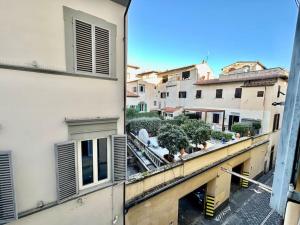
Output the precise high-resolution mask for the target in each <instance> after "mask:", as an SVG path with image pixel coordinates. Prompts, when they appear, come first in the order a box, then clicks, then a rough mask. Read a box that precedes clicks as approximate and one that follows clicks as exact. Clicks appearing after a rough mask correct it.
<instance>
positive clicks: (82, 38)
mask: <svg viewBox="0 0 300 225" xmlns="http://www.w3.org/2000/svg"><path fill="white" fill-rule="evenodd" d="M75 47H76V70H77V71H81V72H88V73H92V72H93V42H92V25H91V24H88V23H84V22H82V21H79V20H75Z"/></svg>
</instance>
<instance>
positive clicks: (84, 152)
mask: <svg viewBox="0 0 300 225" xmlns="http://www.w3.org/2000/svg"><path fill="white" fill-rule="evenodd" d="M81 157H82V184H83V185H86V184H90V183H93V179H94V175H93V141H92V140H88V141H82V142H81Z"/></svg>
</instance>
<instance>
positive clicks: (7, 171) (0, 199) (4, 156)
mask: <svg viewBox="0 0 300 225" xmlns="http://www.w3.org/2000/svg"><path fill="white" fill-rule="evenodd" d="M16 218H17V212H16V202H15V192H14V184H13V171H12V158H11V152H0V224H2V223H7V222H9V221H12V220H15V219H16Z"/></svg>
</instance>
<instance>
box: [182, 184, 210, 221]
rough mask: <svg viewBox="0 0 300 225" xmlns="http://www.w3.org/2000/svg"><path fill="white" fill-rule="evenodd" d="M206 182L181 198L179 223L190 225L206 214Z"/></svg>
mask: <svg viewBox="0 0 300 225" xmlns="http://www.w3.org/2000/svg"><path fill="white" fill-rule="evenodd" d="M205 195H206V184H205V185H203V186H201V187H199V188H197V189H196V190H194V191H192V192H191V193H189V194H187V195H186V196H184V197H182V198H181V199H179V204H178V224H179V225H188V224H192V223H194V222H195V221H197V220H199V218H200V217H202V216H203V215H204V208H205Z"/></svg>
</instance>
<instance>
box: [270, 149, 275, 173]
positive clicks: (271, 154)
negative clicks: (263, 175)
mask: <svg viewBox="0 0 300 225" xmlns="http://www.w3.org/2000/svg"><path fill="white" fill-rule="evenodd" d="M274 148H275V146H274V145H273V146H272V147H271V153H270V163H269V170H272V169H273V161H274Z"/></svg>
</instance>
